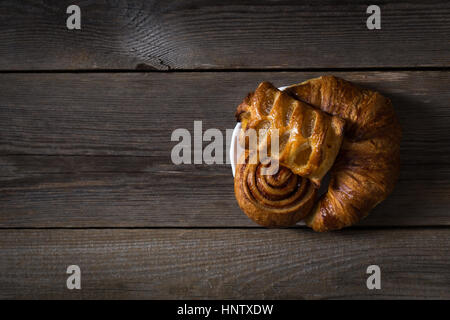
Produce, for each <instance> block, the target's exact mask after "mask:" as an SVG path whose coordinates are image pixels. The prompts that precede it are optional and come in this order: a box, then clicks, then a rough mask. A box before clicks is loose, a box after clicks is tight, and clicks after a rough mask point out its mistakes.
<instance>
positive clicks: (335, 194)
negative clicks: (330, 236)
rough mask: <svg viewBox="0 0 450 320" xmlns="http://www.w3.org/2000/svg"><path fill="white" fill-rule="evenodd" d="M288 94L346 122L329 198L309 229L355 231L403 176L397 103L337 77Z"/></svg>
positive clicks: (300, 86)
mask: <svg viewBox="0 0 450 320" xmlns="http://www.w3.org/2000/svg"><path fill="white" fill-rule="evenodd" d="M286 92H287V93H289V94H291V95H292V96H293V97H295V98H297V99H299V100H302V101H305V102H307V103H309V104H311V105H313V106H314V107H317V108H319V109H321V110H323V111H325V112H328V113H330V114H333V115H338V116H339V117H341V118H343V119H345V120H346V127H345V134H344V141H343V143H342V147H341V150H340V152H339V155H338V157H337V158H336V162H335V163H334V165H333V167H332V169H331V180H330V184H329V187H328V192H327V193H326V194H325V195H323V196H322V197H321V199H320V200H319V201H318V203H317V204H316V205H315V207H314V209H313V211H312V213H311V215H309V216H308V218H307V221H306V223H307V225H309V226H310V227H312V228H313V229H314V230H316V231H328V230H336V229H341V228H343V227H346V226H350V225H353V224H354V223H356V222H358V221H359V220H360V219H361V218H363V217H365V216H366V215H367V214H368V213H369V211H370V210H372V209H373V208H374V207H375V206H376V205H377V204H378V203H380V202H381V201H383V200H384V199H385V198H386V197H387V196H388V195H389V194H390V193H391V192H392V190H393V188H394V185H395V183H396V180H397V177H398V174H399V165H400V139H401V129H400V125H399V123H398V120H397V117H396V115H395V113H394V109H393V107H392V104H391V101H390V100H389V99H387V98H385V97H383V96H382V95H380V94H379V93H378V92H374V91H370V90H366V89H361V88H359V87H357V86H355V85H353V84H351V83H350V82H347V81H345V80H342V79H339V78H336V77H333V76H324V77H320V78H317V79H312V80H309V81H306V82H304V83H301V84H298V85H293V86H290V87H289V88H288V89H286Z"/></svg>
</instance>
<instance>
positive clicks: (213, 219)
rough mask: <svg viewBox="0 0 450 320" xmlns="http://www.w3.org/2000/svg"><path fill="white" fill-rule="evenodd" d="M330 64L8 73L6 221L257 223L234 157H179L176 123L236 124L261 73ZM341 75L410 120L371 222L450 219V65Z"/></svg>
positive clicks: (0, 96)
mask: <svg viewBox="0 0 450 320" xmlns="http://www.w3.org/2000/svg"><path fill="white" fill-rule="evenodd" d="M318 75H319V74H318V73H301V72H283V73H279V72H276V73H259V72H255V73H239V72H233V73H178V74H163V73H152V74H135V73H124V74H2V75H1V76H0V83H1V84H2V85H1V86H0V123H2V126H0V152H1V155H0V227H5V228H13V227H117V226H120V227H156V226H157V227H173V226H176V227H196V226H203V227H214V226H234V227H237V226H246V227H249V226H250V227H254V226H256V225H255V224H253V223H252V222H251V221H249V219H247V217H246V216H245V215H244V214H243V213H242V212H241V211H240V209H239V208H238V206H237V204H236V201H235V199H234V192H233V178H232V175H231V169H230V167H229V165H225V164H224V165H180V166H175V165H173V164H172V162H171V160H170V152H171V148H172V147H173V146H174V145H175V144H176V142H170V135H171V132H172V130H174V129H175V128H180V127H181V128H188V129H189V130H190V131H192V128H193V121H194V120H203V129H204V130H206V129H207V128H211V127H213V128H218V129H220V130H222V131H223V130H225V129H226V128H232V127H233V126H234V123H235V122H234V117H233V113H234V110H235V106H236V105H237V104H238V103H239V102H240V100H241V99H242V98H243V97H244V96H245V94H246V93H247V92H248V91H250V90H252V89H253V88H254V87H255V86H256V85H257V83H258V82H259V81H261V80H265V79H267V80H271V81H273V82H274V83H275V84H277V85H283V84H290V83H295V82H299V81H303V80H305V79H308V78H311V77H315V76H318ZM337 75H339V76H342V77H344V78H346V79H349V80H352V81H355V82H356V83H359V84H361V85H364V86H368V87H371V88H375V89H378V90H380V91H381V92H383V93H384V94H386V95H388V96H389V97H391V98H392V100H393V103H394V106H395V108H396V110H397V113H398V115H399V118H400V121H401V124H402V126H403V141H402V162H403V163H402V171H401V177H400V180H399V182H398V184H397V186H396V188H395V190H394V193H393V194H392V195H391V196H390V197H389V198H388V200H386V201H385V202H383V203H382V204H381V205H380V206H379V207H377V208H376V209H375V210H374V211H373V213H372V214H371V215H370V216H369V217H368V218H367V219H366V220H365V221H364V222H363V223H362V225H366V226H386V225H388V226H389V225H395V226H429V225H450V216H449V213H448V208H449V205H450V200H449V199H450V197H449V195H450V166H449V163H450V161H449V160H450V156H449V155H450V150H449V146H450V127H449V126H448V121H449V116H450V114H449V110H450V109H449V108H448V101H449V98H450V93H449V92H448V86H447V84H448V82H449V80H450V79H449V76H450V73H448V72H364V73H363V72H350V73H337Z"/></svg>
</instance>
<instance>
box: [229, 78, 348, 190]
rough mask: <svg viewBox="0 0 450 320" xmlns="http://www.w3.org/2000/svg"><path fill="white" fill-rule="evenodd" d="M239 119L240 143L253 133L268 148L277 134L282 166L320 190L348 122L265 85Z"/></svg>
mask: <svg viewBox="0 0 450 320" xmlns="http://www.w3.org/2000/svg"><path fill="white" fill-rule="evenodd" d="M236 118H237V120H238V121H240V122H241V125H242V130H241V137H240V139H239V140H240V143H241V144H242V145H246V142H247V149H248V148H249V145H248V139H247V140H246V139H245V138H244V137H245V136H246V135H247V136H248V132H249V130H251V129H253V130H254V132H255V134H256V136H257V138H258V144H262V145H264V146H265V147H266V148H267V151H268V154H269V156H272V157H275V155H271V154H270V148H269V145H270V141H271V136H272V132H273V130H275V129H276V130H277V133H278V134H277V135H278V137H279V154H278V155H276V158H277V160H279V162H280V164H281V165H283V166H285V167H288V168H289V169H291V170H292V171H293V172H294V173H295V174H297V175H301V176H302V177H305V178H309V179H310V180H311V181H312V182H313V183H314V184H315V185H316V186H317V187H318V186H319V185H320V181H321V179H322V178H323V176H324V175H325V173H326V172H327V171H328V170H329V169H330V168H331V166H332V165H333V163H334V160H335V158H336V156H337V154H338V151H339V148H340V146H341V142H342V138H343V132H344V130H343V128H344V123H345V122H344V121H343V120H342V119H341V118H339V117H336V116H331V115H328V114H326V113H325V112H322V111H320V110H318V109H314V108H312V107H311V106H309V105H307V104H306V103H304V102H302V101H299V100H297V99H294V98H292V97H291V96H289V95H288V94H287V93H284V92H282V91H280V90H278V89H277V88H275V87H274V86H273V85H272V84H271V83H269V82H262V83H261V84H260V85H259V86H258V88H257V89H256V90H255V92H253V93H251V94H249V95H248V96H247V98H246V99H244V101H243V102H242V103H241V104H240V105H239V107H238V109H237V112H236Z"/></svg>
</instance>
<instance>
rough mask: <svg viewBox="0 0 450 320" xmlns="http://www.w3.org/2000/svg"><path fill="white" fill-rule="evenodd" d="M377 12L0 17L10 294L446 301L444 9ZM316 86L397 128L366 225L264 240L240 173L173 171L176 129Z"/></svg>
mask: <svg viewBox="0 0 450 320" xmlns="http://www.w3.org/2000/svg"><path fill="white" fill-rule="evenodd" d="M69 4H78V5H79V6H80V8H81V12H82V24H81V25H82V29H81V30H68V29H67V28H66V23H65V20H66V18H67V16H68V15H67V14H66V8H67V6H68V5H69ZM377 4H378V5H379V6H380V8H381V17H382V20H381V21H382V22H381V23H382V29H381V30H368V29H367V28H366V19H367V17H368V15H367V14H366V8H367V1H351V3H350V2H345V3H343V4H340V3H339V2H336V1H325V0H320V1H314V2H311V1H280V2H279V3H277V2H274V1H227V3H226V4H225V1H223V2H221V1H194V0H189V1H182V2H181V1H143V0H141V1H137V0H136V1H124V0H123V1H122V0H117V1H98V4H96V3H95V1H32V2H26V3H25V2H18V1H12V0H10V1H3V2H2V4H1V6H2V10H1V11H0V26H1V27H0V70H1V73H0V228H1V230H0V298H8V299H10V298H13V299H15V298H51V299H53V298H67V299H80V298H120V299H122V298H126V299H128V298H146V299H147V298H153V299H161V298H168V299H179V298H189V299H191V298H192V299H197V298H198V299H204V298H217V299H222V298H236V299H241V298H245V299H246V298H254V299H278V298H284V299H304V298H305V299H324V298H325V299H326V298H364V299H366V298H438V299H439V298H441V299H442V298H446V299H449V298H450V253H449V252H450V229H449V227H450V212H449V208H450V106H449V101H450V91H449V83H450V72H449V71H450V69H449V68H450V41H449V40H450V39H449V34H450V3H449V2H448V1H442V0H436V1H427V2H426V3H425V2H424V1H414V0H406V1H391V2H386V1H378V2H377ZM323 74H335V75H337V76H340V77H343V78H345V79H348V80H350V81H354V82H355V83H357V84H360V85H362V86H365V87H369V88H372V89H376V90H379V91H380V92H382V93H383V94H385V95H387V96H389V97H390V98H391V99H392V101H393V104H394V106H395V109H396V112H397V114H398V116H399V118H400V122H401V124H402V127H403V141H402V146H401V157H402V170H401V176H400V179H399V182H398V184H397V186H396V188H395V191H394V193H393V194H392V195H391V196H390V197H389V198H388V199H387V200H386V201H385V202H383V203H382V204H381V205H379V206H378V207H377V208H376V209H375V210H374V211H373V212H372V214H371V215H370V216H369V217H368V218H367V219H365V220H364V221H363V222H361V223H360V224H359V225H357V226H355V227H352V228H348V229H346V230H343V231H339V232H332V233H327V234H317V233H314V232H312V231H311V230H310V229H308V228H306V227H304V226H302V225H300V226H298V227H295V228H289V229H271V230H269V229H264V228H260V227H258V226H257V225H255V224H254V223H252V222H251V221H250V220H249V219H248V218H247V217H246V216H245V215H244V214H243V213H242V212H241V211H240V209H239V208H238V206H237V203H236V201H235V199H234V192H233V177H232V174H231V170H230V166H229V165H225V164H224V165H206V164H199V165H174V164H173V163H172V161H171V158H170V152H171V150H172V148H173V146H174V145H175V144H176V142H171V140H170V137H171V133H172V131H173V130H174V129H176V128H187V129H188V130H190V131H192V130H193V122H194V121H195V120H202V121H203V129H204V130H206V129H208V128H218V129H220V130H222V131H223V132H224V131H225V129H231V128H233V127H234V125H235V120H234V116H233V115H234V111H235V108H236V106H237V105H238V104H239V102H240V101H241V100H242V99H243V97H244V96H245V95H246V93H247V92H249V91H251V90H253V89H254V88H255V87H256V85H257V84H258V83H259V82H261V81H263V80H269V81H271V82H273V83H274V84H276V85H279V86H281V85H288V84H292V83H296V82H300V81H304V80H306V79H309V78H312V77H317V76H320V75H323ZM72 264H75V265H78V266H80V268H81V273H82V280H81V282H82V289H81V290H68V289H67V288H66V279H67V277H68V275H67V274H66V268H67V266H69V265H72ZM372 264H376V265H379V266H380V268H381V272H382V278H381V279H382V288H381V290H368V289H367V287H366V279H367V277H368V276H369V275H368V274H367V273H366V268H367V267H368V266H369V265H372Z"/></svg>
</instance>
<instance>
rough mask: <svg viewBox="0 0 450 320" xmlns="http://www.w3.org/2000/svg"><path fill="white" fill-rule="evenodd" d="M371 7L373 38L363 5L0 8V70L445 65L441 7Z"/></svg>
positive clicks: (47, 4)
mask: <svg viewBox="0 0 450 320" xmlns="http://www.w3.org/2000/svg"><path fill="white" fill-rule="evenodd" d="M69 4H78V5H79V6H80V8H81V12H82V20H81V30H77V31H69V30H67V28H66V18H67V17H68V15H67V14H66V8H67V7H68V5H69ZM376 4H377V5H379V6H380V8H381V14H382V16H381V30H375V31H374V30H368V29H367V28H366V19H367V17H368V16H369V15H368V14H366V9H367V6H368V5H369V3H368V2H367V1H363V0H355V1H328V0H320V1H298V0H291V1H241V0H233V1H209V0H199V1H195V0H189V1H175V0H172V1H147V0H139V1H138V0H136V1H128V0H127V1H125V0H114V1H113V0H111V1H74V0H64V1H59V0H58V1H56V0H54V1H14V0H9V1H2V5H1V6H2V10H1V11H0V56H1V59H0V69H7V70H19V69H20V70H31V69H32V70H39V69H40V70H48V69H61V70H66V69H98V68H100V69H157V70H168V69H211V68H213V69H223V68H225V69H235V68H257V69H262V68H264V69H267V68H356V67H417V66H422V67H426V66H434V67H442V66H447V67H448V66H450V59H449V55H448V52H449V50H450V42H449V41H446V39H447V40H448V34H449V33H450V3H449V2H448V1H442V0H429V1H420V0H406V1H384V0H383V1H381V0H380V1H377V2H376Z"/></svg>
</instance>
